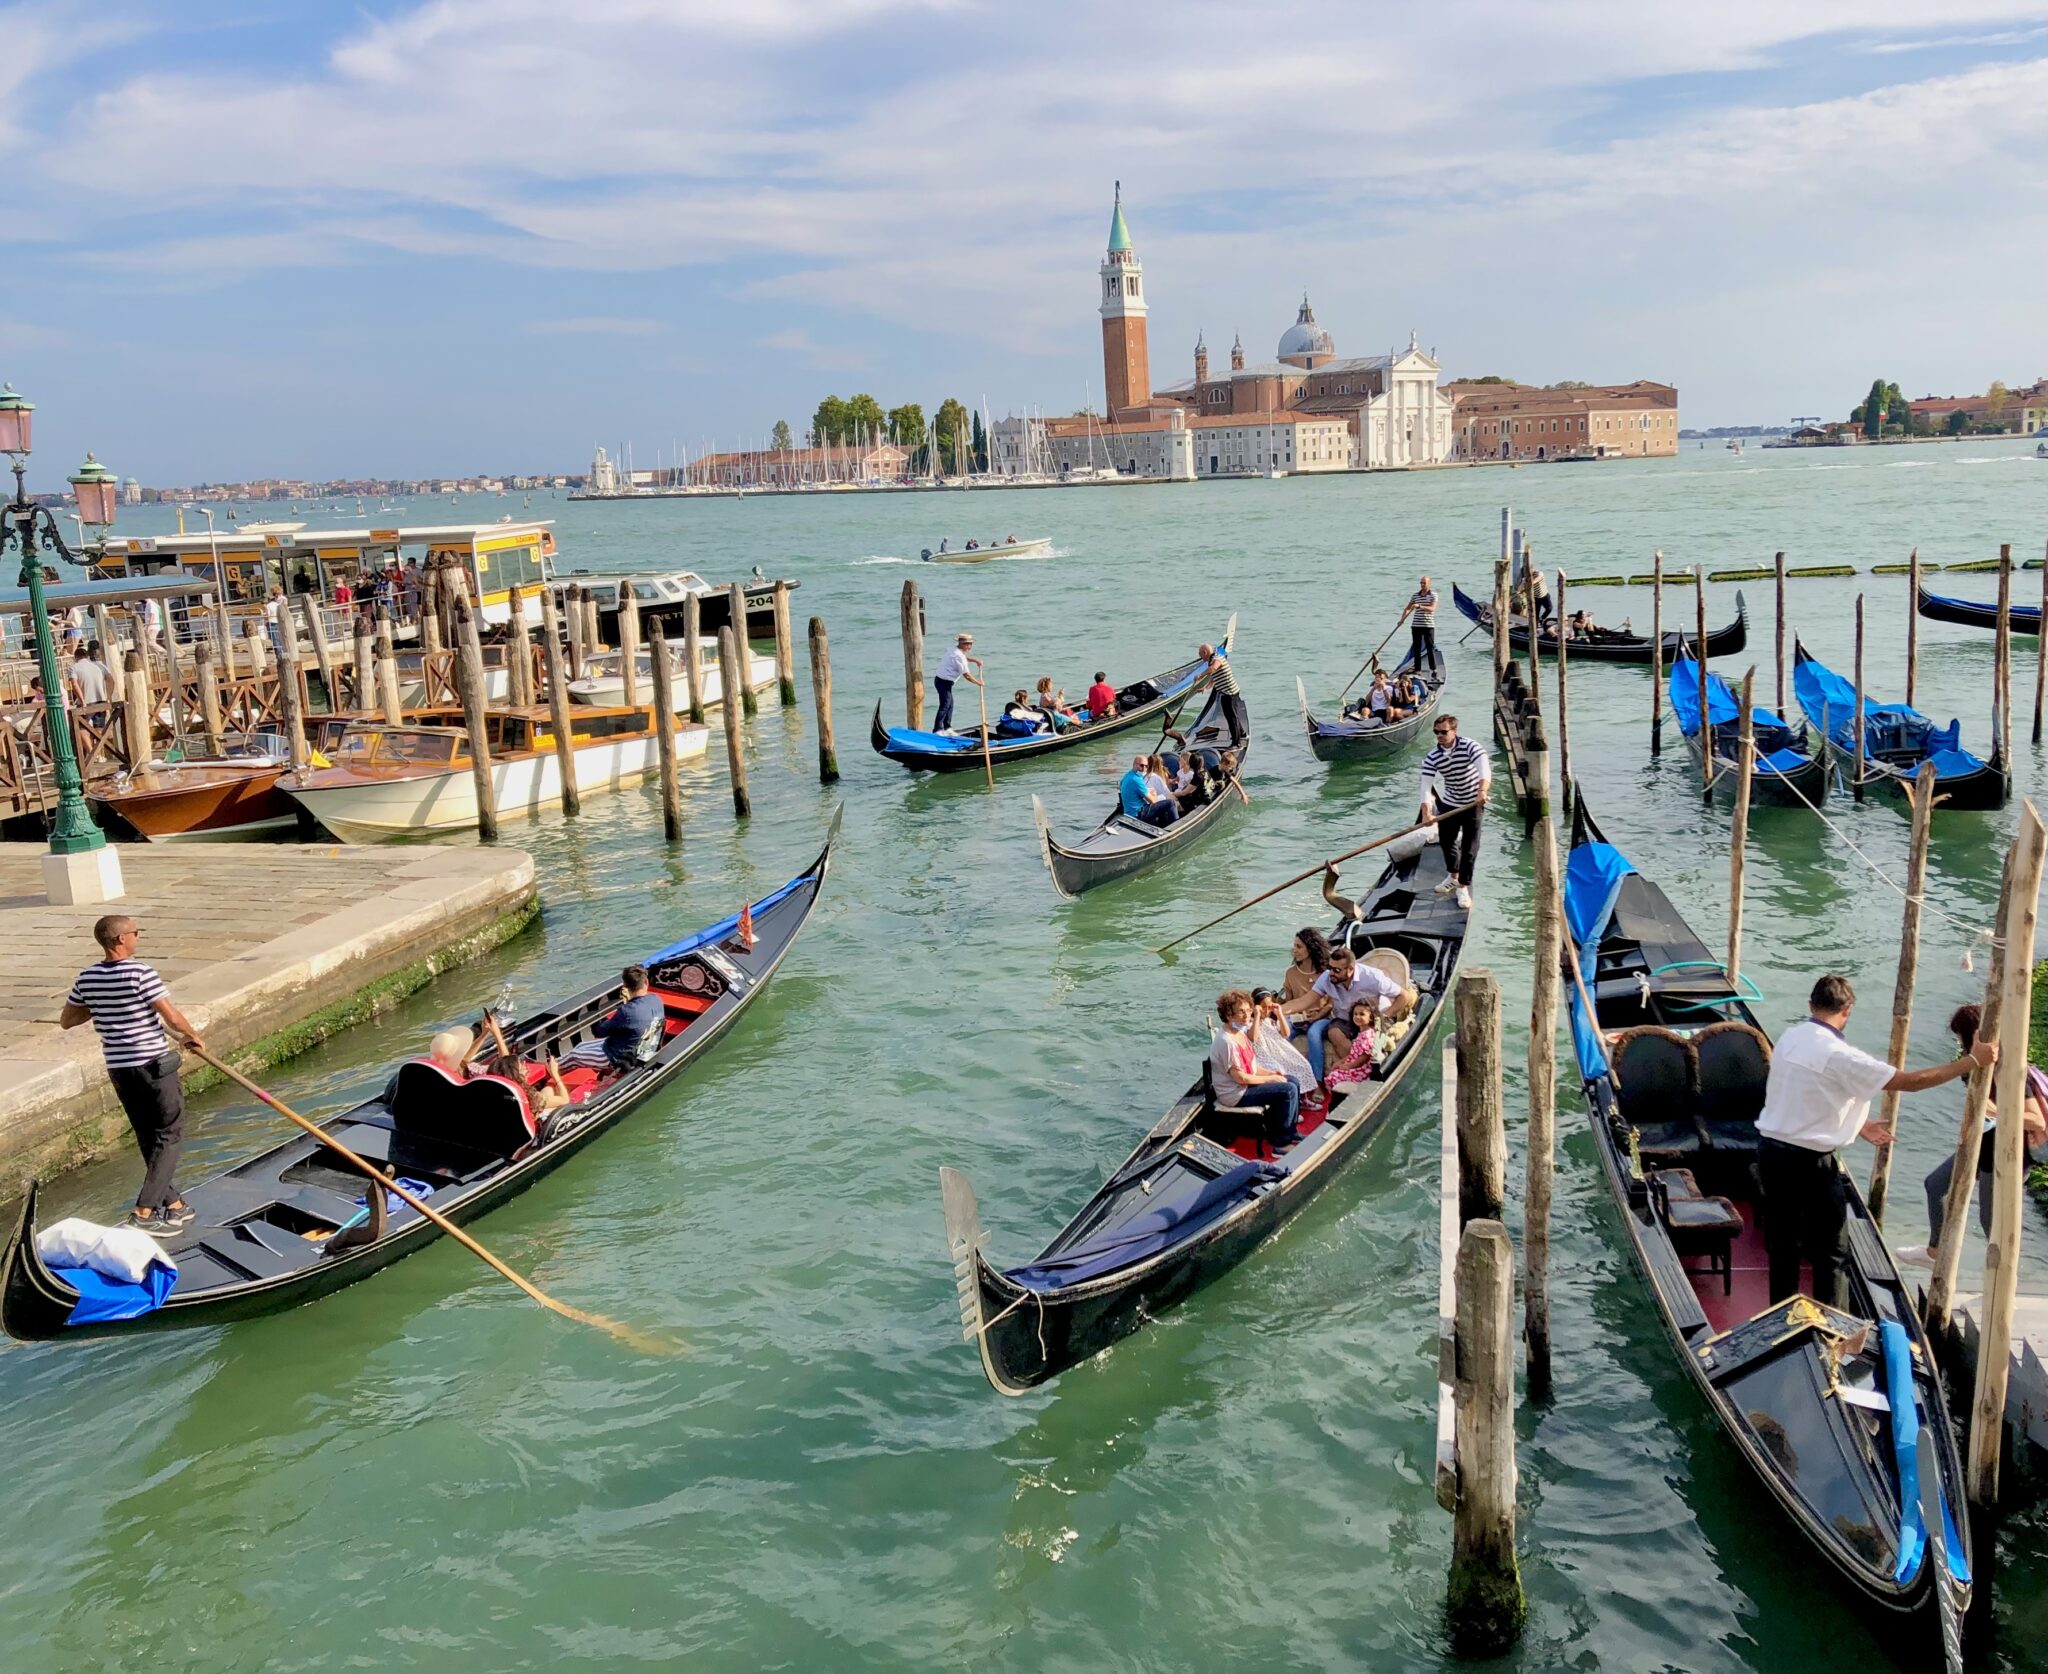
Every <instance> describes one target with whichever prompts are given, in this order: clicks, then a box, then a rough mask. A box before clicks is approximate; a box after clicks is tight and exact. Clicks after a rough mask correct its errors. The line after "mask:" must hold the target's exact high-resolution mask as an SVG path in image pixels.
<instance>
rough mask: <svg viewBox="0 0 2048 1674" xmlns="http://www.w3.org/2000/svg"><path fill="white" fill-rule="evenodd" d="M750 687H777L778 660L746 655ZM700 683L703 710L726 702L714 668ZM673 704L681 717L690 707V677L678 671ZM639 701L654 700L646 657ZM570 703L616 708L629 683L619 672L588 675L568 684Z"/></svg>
mask: <svg viewBox="0 0 2048 1674" xmlns="http://www.w3.org/2000/svg"><path fill="white" fill-rule="evenodd" d="M747 675H748V682H747V683H748V684H749V685H750V686H751V687H752V688H753V689H754V690H755V691H757V692H765V691H767V690H768V688H769V687H771V686H773V685H774V684H775V659H774V658H773V657H763V656H760V655H758V654H756V653H754V652H751V651H750V652H748V653H747ZM701 684H702V686H703V689H704V707H705V708H706V709H710V708H713V707H715V706H716V705H718V704H719V703H722V702H723V701H724V699H725V677H724V675H723V674H722V673H721V672H720V670H719V669H718V668H717V667H716V666H715V665H710V664H707V665H706V666H705V668H704V670H703V675H702V681H701ZM673 685H674V690H673V694H672V699H671V701H672V702H673V703H674V705H675V712H676V713H677V714H678V715H681V714H684V713H685V712H686V711H688V709H689V707H690V683H689V677H688V676H687V675H686V674H685V673H684V672H683V671H682V670H681V669H677V670H676V676H675V681H674V683H673ZM639 697H640V702H641V704H642V705H643V706H644V705H646V704H650V703H652V702H653V701H654V663H653V660H652V659H651V658H649V657H647V656H645V655H643V656H642V657H641V659H640V692H639ZM569 701H570V702H571V703H592V704H602V705H608V706H610V707H612V708H617V707H619V706H621V705H623V704H624V703H625V701H626V682H625V681H624V680H623V679H621V678H620V677H619V676H618V675H617V674H616V673H613V674H588V675H585V676H584V677H583V678H582V679H581V680H571V681H570V682H569Z"/></svg>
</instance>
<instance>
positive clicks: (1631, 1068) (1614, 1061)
mask: <svg viewBox="0 0 2048 1674" xmlns="http://www.w3.org/2000/svg"><path fill="white" fill-rule="evenodd" d="M1608 1063H1609V1065H1610V1066H1611V1069H1612V1073H1613V1076H1614V1085H1615V1092H1616V1094H1617V1097H1618V1099H1619V1102H1620V1106H1621V1114H1622V1116H1623V1118H1624V1119H1625V1120H1626V1121H1627V1122H1628V1123H1629V1125H1630V1126H1631V1127H1633V1128H1634V1129H1635V1130H1636V1134H1637V1139H1636V1146H1637V1150H1638V1151H1639V1152H1640V1153H1641V1154H1642V1155H1643V1156H1645V1157H1686V1156H1693V1155H1695V1154H1697V1153H1698V1151H1699V1149H1700V1145H1701V1136H1700V1130H1699V1127H1698V1125H1697V1124H1696V1123H1695V1122H1694V1121H1693V1119H1692V1109H1693V1104H1694V1099H1695V1096H1696V1091H1697V1088H1698V1079H1697V1077H1698V1070H1697V1065H1696V1063H1695V1060H1694V1057H1693V1053H1692V1048H1691V1046H1690V1045H1689V1044H1688V1043H1687V1041H1686V1040H1685V1039H1684V1038H1683V1037H1682V1036H1680V1035H1678V1034H1675V1033H1674V1032H1673V1031H1671V1030H1670V1029H1665V1028H1661V1027H1658V1026H1657V1025H1655V1024H1645V1025H1643V1026H1641V1027H1639V1028H1634V1029H1624V1030H1623V1031H1622V1032H1621V1034H1620V1035H1618V1036H1617V1037H1616V1038H1615V1040H1614V1042H1613V1044H1612V1046H1611V1047H1610V1048H1609V1051H1608Z"/></svg>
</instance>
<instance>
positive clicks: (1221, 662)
mask: <svg viewBox="0 0 2048 1674" xmlns="http://www.w3.org/2000/svg"><path fill="white" fill-rule="evenodd" d="M1210 684H1211V686H1212V687H1213V689H1214V690H1215V691H1217V692H1218V693H1220V694H1221V695H1222V696H1224V697H1236V696H1238V695H1239V692H1240V689H1241V688H1240V687H1239V686H1238V683H1237V670H1235V669H1234V668H1232V667H1231V666H1230V656H1229V654H1228V653H1227V652H1219V653H1218V654H1217V657H1216V667H1215V676H1214V679H1213V680H1212V681H1211V683H1210Z"/></svg>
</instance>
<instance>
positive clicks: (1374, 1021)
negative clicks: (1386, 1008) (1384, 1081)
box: [1323, 1000, 1379, 1104]
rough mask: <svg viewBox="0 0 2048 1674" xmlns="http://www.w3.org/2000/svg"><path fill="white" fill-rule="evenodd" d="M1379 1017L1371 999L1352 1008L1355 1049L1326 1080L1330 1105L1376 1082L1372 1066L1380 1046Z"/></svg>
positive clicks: (1333, 1069)
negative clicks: (1377, 1035)
mask: <svg viewBox="0 0 2048 1674" xmlns="http://www.w3.org/2000/svg"><path fill="white" fill-rule="evenodd" d="M1378 1024H1379V1014H1378V1011H1377V1008H1376V1007H1375V1006H1374V1005H1373V1003H1372V1002H1371V1001H1370V1000H1360V1001H1358V1002H1357V1003H1356V1004H1354V1005H1353V1006H1352V1008H1351V1027H1352V1029H1353V1031H1355V1032H1354V1033H1353V1035H1352V1037H1351V1050H1350V1051H1349V1052H1347V1053H1345V1054H1344V1057H1343V1059H1342V1060H1341V1061H1340V1062H1338V1063H1336V1064H1333V1065H1331V1066H1330V1069H1329V1071H1328V1073H1326V1074H1325V1075H1324V1077H1323V1086H1324V1088H1325V1089H1326V1090H1327V1091H1328V1093H1329V1097H1330V1102H1331V1103H1332V1104H1335V1103H1336V1102H1337V1100H1339V1099H1341V1098H1342V1097H1343V1096H1344V1095H1345V1094H1346V1093H1347V1092H1348V1091H1350V1089H1351V1088H1353V1087H1356V1086H1358V1085H1359V1084H1360V1083H1361V1082H1365V1081H1370V1080H1371V1079H1372V1066H1373V1061H1374V1053H1375V1050H1376V1043H1375V1039H1374V1034H1373V1031H1374V1029H1375V1028H1377V1027H1378Z"/></svg>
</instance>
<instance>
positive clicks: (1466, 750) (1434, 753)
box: [1422, 737, 1493, 809]
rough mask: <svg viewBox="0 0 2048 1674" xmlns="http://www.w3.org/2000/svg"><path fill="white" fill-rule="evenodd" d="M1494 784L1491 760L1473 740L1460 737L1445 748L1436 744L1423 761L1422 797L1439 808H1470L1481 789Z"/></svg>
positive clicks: (1476, 799)
mask: <svg viewBox="0 0 2048 1674" xmlns="http://www.w3.org/2000/svg"><path fill="white" fill-rule="evenodd" d="M1492 783H1493V758H1492V757H1491V756H1489V755H1488V754H1487V753H1486V749H1485V746H1483V745H1482V744H1481V743H1480V742H1479V740H1478V739H1476V738H1465V737H1460V738H1458V739H1457V740H1456V741H1455V742H1454V743H1452V744H1451V745H1450V746H1449V747H1448V748H1446V747H1445V746H1444V745H1442V744H1439V745H1438V746H1437V747H1436V748H1435V749H1433V750H1431V751H1430V752H1429V754H1428V755H1426V756H1424V757H1423V758H1422V794H1423V796H1424V797H1427V798H1434V800H1435V802H1436V805H1437V807H1438V808H1439V809H1442V808H1469V807H1470V806H1471V805H1472V804H1473V803H1475V802H1477V801H1478V800H1479V792H1480V789H1481V787H1483V786H1486V785H1490V784H1492Z"/></svg>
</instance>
